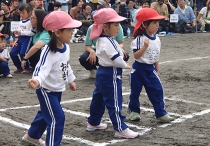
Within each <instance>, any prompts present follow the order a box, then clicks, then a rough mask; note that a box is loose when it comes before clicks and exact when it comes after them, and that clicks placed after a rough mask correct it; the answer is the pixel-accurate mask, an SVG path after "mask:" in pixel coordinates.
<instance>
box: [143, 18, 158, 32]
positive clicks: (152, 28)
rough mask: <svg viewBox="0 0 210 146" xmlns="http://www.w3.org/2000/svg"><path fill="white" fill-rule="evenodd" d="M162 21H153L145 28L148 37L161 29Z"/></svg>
mask: <svg viewBox="0 0 210 146" xmlns="http://www.w3.org/2000/svg"><path fill="white" fill-rule="evenodd" d="M159 22H160V21H152V22H151V23H150V24H149V25H148V26H145V29H146V32H147V33H148V35H152V34H155V33H156V32H157V30H158V28H159Z"/></svg>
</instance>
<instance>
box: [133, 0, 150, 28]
mask: <svg viewBox="0 0 210 146" xmlns="http://www.w3.org/2000/svg"><path fill="white" fill-rule="evenodd" d="M140 5H141V7H139V8H138V9H137V10H136V13H135V16H134V19H133V24H134V26H136V23H137V19H136V15H137V14H138V12H139V11H140V10H141V9H142V8H149V7H150V2H149V0H141V4H140Z"/></svg>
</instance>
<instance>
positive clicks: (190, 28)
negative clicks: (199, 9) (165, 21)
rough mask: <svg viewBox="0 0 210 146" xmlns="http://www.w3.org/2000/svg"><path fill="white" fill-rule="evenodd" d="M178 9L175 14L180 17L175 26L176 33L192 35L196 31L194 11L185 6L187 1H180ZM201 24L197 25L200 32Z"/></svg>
mask: <svg viewBox="0 0 210 146" xmlns="http://www.w3.org/2000/svg"><path fill="white" fill-rule="evenodd" d="M177 6H178V7H177V8H176V9H175V10H174V14H177V15H178V23H177V24H175V30H174V31H175V32H178V33H181V32H184V33H190V32H195V31H196V17H195V14H194V12H193V9H192V8H191V7H190V6H186V5H185V0H178V3H177ZM200 28H201V26H200V24H198V25H197V30H200Z"/></svg>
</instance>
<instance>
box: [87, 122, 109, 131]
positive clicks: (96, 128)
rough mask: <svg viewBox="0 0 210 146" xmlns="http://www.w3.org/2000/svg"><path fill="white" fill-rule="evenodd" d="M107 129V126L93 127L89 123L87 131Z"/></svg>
mask: <svg viewBox="0 0 210 146" xmlns="http://www.w3.org/2000/svg"><path fill="white" fill-rule="evenodd" d="M106 128H107V124H103V123H100V124H99V125H97V126H92V125H90V124H89V123H87V131H95V130H104V129H106Z"/></svg>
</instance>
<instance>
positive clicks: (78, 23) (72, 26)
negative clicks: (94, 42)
mask: <svg viewBox="0 0 210 146" xmlns="http://www.w3.org/2000/svg"><path fill="white" fill-rule="evenodd" d="M81 25H82V22H80V21H77V20H73V21H72V22H71V23H68V24H66V25H65V26H64V27H63V28H77V27H80V26H81Z"/></svg>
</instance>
